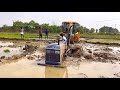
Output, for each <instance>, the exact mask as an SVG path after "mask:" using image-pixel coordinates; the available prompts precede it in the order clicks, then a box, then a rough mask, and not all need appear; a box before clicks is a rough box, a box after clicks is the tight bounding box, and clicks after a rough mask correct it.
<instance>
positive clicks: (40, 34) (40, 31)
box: [39, 27, 42, 39]
mask: <svg viewBox="0 0 120 90" xmlns="http://www.w3.org/2000/svg"><path fill="white" fill-rule="evenodd" d="M40 38H41V39H42V28H41V27H39V39H40Z"/></svg>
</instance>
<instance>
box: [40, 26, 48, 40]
mask: <svg viewBox="0 0 120 90" xmlns="http://www.w3.org/2000/svg"><path fill="white" fill-rule="evenodd" d="M38 31H39V39H42V31H43V30H42V28H41V27H39V30H38ZM48 33H49V32H48V30H47V29H45V39H48Z"/></svg>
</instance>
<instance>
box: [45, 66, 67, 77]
mask: <svg viewBox="0 0 120 90" xmlns="http://www.w3.org/2000/svg"><path fill="white" fill-rule="evenodd" d="M45 78H68V73H67V68H56V67H45Z"/></svg>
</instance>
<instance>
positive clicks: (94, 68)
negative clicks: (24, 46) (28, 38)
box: [0, 59, 120, 78]
mask: <svg viewBox="0 0 120 90" xmlns="http://www.w3.org/2000/svg"><path fill="white" fill-rule="evenodd" d="M40 62H41V63H44V60H42V61H40ZM37 63H39V61H35V60H33V61H29V60H27V59H23V60H20V61H18V62H16V63H11V64H5V65H1V66H0V77H1V78H3V77H5V78H99V77H100V76H104V77H107V78H113V77H114V78H116V76H115V75H114V74H115V73H118V72H120V64H119V63H120V62H118V63H116V64H111V63H101V62H81V63H80V65H79V66H68V67H67V68H54V67H45V66H40V65H37Z"/></svg>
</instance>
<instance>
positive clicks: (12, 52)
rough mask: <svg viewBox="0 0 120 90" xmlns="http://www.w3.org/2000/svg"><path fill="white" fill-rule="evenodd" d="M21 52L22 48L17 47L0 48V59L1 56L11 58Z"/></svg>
mask: <svg viewBox="0 0 120 90" xmlns="http://www.w3.org/2000/svg"><path fill="white" fill-rule="evenodd" d="M7 49H8V50H10V52H7V53H6V52H4V50H7ZM22 52H23V51H22V48H20V47H17V48H10V47H1V48H0V57H1V56H5V57H11V56H13V55H17V54H21V53H22Z"/></svg>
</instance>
